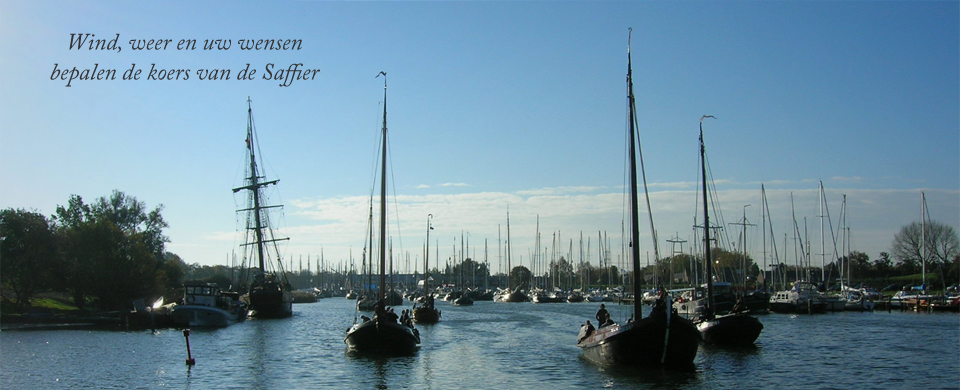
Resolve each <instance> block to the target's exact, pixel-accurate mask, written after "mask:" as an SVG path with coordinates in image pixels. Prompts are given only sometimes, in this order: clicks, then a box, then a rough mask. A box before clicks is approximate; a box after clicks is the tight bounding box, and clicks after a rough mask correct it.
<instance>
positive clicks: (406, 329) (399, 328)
mask: <svg viewBox="0 0 960 390" xmlns="http://www.w3.org/2000/svg"><path fill="white" fill-rule="evenodd" d="M343 341H344V342H345V343H347V348H349V349H350V350H353V351H362V352H376V353H392V354H400V355H403V354H410V353H413V352H416V351H417V349H418V348H420V332H418V331H417V330H416V329H414V328H413V327H411V326H409V325H405V324H400V323H397V322H395V321H393V320H390V319H383V320H381V319H376V318H375V319H372V320H369V321H364V322H361V323H359V324H356V325H353V326H352V327H351V328H350V330H349V331H347V337H346V338H344V339H343Z"/></svg>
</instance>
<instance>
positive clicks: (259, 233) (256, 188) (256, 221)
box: [233, 96, 280, 272]
mask: <svg viewBox="0 0 960 390" xmlns="http://www.w3.org/2000/svg"><path fill="white" fill-rule="evenodd" d="M251 102H252V101H251V100H250V97H249V96H248V97H247V152H248V153H249V155H250V176H249V177H247V182H248V184H247V185H246V186H243V187H238V188H234V189H233V192H234V193H237V192H239V191H241V190H249V191H250V193H251V195H252V197H253V207H250V208H248V209H245V210H238V211H252V212H253V228H250V227H247V229H248V230H253V231H254V234H255V236H256V245H257V255H258V259H259V264H260V272H265V271H266V264H265V262H264V254H263V244H264V243H266V242H267V241H266V240H264V239H263V229H264V226H263V221H262V220H261V215H260V213H261V211H262V210H263V209H264V208H267V207H277V206H261V205H260V188H261V187H266V186H268V185H271V184H277V182H279V181H280V180H279V179H278V180H271V181H265V182H261V181H260V179H261V178H260V176H259V175H258V170H257V157H256V154H255V152H254V130H253V127H254V126H253V107H252V104H251ZM247 223H248V224H249V223H250V221H249V220H248V221H247ZM248 226H249V225H248ZM269 241H271V242H272V241H279V239H273V240H269ZM245 245H252V244H250V243H248V244H245Z"/></svg>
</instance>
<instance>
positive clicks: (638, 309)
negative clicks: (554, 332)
mask: <svg viewBox="0 0 960 390" xmlns="http://www.w3.org/2000/svg"><path fill="white" fill-rule="evenodd" d="M632 34H633V29H630V32H629V34H628V38H627V104H628V105H629V107H628V108H629V111H630V118H629V122H630V228H631V231H630V249H631V253H632V257H633V273H634V278H633V294H634V299H633V310H634V316H635V317H636V318H637V319H638V320H639V319H640V318H642V317H643V314H642V300H640V299H637V297H638V295H639V294H640V292H641V291H643V277H642V276H641V275H640V222H639V211H638V210H637V204H639V202H640V199H639V194H638V193H637V151H636V147H637V143H636V135H635V134H634V133H635V132H636V128H635V127H634V123H636V122H635V120H636V111H635V110H636V100H635V99H634V96H633V64H632V62H631V56H630V40H631V37H630V36H632Z"/></svg>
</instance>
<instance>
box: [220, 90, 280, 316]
mask: <svg viewBox="0 0 960 390" xmlns="http://www.w3.org/2000/svg"><path fill="white" fill-rule="evenodd" d="M255 131H256V129H255V128H254V125H253V108H251V106H250V100H249V99H248V100H247V139H246V148H247V152H248V157H249V158H248V163H249V166H248V169H247V177H246V178H245V179H244V184H245V185H244V186H242V187H237V188H234V189H233V192H234V193H237V192H240V191H247V193H248V206H249V207H247V208H245V209H242V210H237V211H238V212H244V213H247V227H246V231H247V232H246V238H245V241H246V243H245V244H243V248H244V263H246V262H247V261H251V262H253V261H256V262H257V263H258V266H257V269H256V271H255V272H256V274H255V275H254V277H253V281H252V282H250V286H249V289H248V291H247V292H248V293H247V294H246V296H245V299H246V300H247V302H248V303H249V306H250V310H251V313H250V314H251V315H252V316H255V317H261V318H283V317H289V316H291V315H292V314H293V292H292V288H291V286H290V283H289V282H288V281H287V279H286V276H285V273H284V271H283V264H282V263H281V262H280V252H279V250H277V248H276V243H277V242H279V241H286V240H287V238H278V237H276V236H275V235H274V231H273V229H272V227H271V226H270V223H269V222H270V220H269V218H267V217H266V216H267V214H268V212H269V210H271V209H273V208H277V207H281V206H279V205H265V204H264V203H265V200H266V199H265V197H264V194H263V188H264V187H266V186H270V185H276V184H277V183H278V182H279V181H280V180H269V181H267V180H264V177H263V176H261V174H260V171H259V168H258V164H257V156H256V155H255V151H258V150H259V147H258V146H257V144H256V142H257V136H256V133H255ZM271 256H276V259H277V260H276V262H277V266H276V272H273V271H272V270H271V268H273V266H272V264H271V263H270V257H271ZM245 268H246V267H245Z"/></svg>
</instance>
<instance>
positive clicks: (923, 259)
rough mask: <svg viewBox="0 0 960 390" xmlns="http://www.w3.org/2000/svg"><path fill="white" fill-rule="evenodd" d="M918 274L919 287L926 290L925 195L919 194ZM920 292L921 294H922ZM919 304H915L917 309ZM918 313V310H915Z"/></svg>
mask: <svg viewBox="0 0 960 390" xmlns="http://www.w3.org/2000/svg"><path fill="white" fill-rule="evenodd" d="M920 272H921V274H922V275H923V278H922V279H921V280H922V283H921V286H922V288H923V290H926V289H927V194H926V193H924V192H921V193H920ZM923 290H921V293H922V292H923ZM919 307H920V303H919V301H918V302H917V308H918V309H919ZM917 311H919V310H917Z"/></svg>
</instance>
